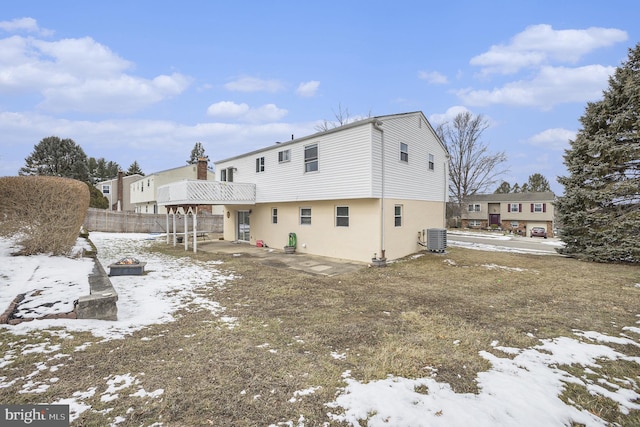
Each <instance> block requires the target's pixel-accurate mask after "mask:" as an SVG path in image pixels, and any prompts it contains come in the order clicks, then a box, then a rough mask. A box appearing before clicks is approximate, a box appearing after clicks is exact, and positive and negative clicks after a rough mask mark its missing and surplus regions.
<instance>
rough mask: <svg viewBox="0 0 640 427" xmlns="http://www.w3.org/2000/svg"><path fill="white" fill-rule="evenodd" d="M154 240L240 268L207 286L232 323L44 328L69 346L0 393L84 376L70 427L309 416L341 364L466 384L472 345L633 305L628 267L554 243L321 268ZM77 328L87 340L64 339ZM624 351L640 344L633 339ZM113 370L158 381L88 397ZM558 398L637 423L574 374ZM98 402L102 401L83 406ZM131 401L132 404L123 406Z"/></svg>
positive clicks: (629, 371) (321, 411) (355, 371)
mask: <svg viewBox="0 0 640 427" xmlns="http://www.w3.org/2000/svg"><path fill="white" fill-rule="evenodd" d="M156 250H161V251H163V252H166V253H169V254H175V255H177V256H185V255H186V256H194V257H197V258H201V259H207V258H215V259H222V260H224V262H225V263H224V264H223V267H224V268H225V269H228V270H232V271H234V272H235V273H236V274H238V275H241V276H242V277H241V278H238V279H236V280H234V281H233V282H231V283H230V285H229V286H228V287H226V289H224V290H219V289H216V288H215V287H212V288H211V290H210V292H209V297H210V298H211V299H213V300H216V301H219V302H220V303H221V304H222V305H223V306H225V307H226V308H227V310H226V313H225V314H226V315H229V316H234V317H236V318H237V319H238V321H237V326H236V327H235V328H233V329H230V328H228V327H227V326H226V325H225V324H224V323H222V322H220V321H219V319H218V318H216V317H215V316H213V315H212V314H211V313H209V312H208V311H200V312H195V313H194V312H187V311H183V312H181V313H180V315H179V317H178V320H177V321H176V322H174V323H170V324H164V325H157V326H154V327H150V328H147V329H145V330H143V331H139V332H137V333H135V334H134V335H133V336H132V337H130V338H127V339H125V340H121V341H110V342H104V343H99V342H98V341H99V340H97V339H93V338H90V337H88V336H86V335H85V336H81V335H78V334H76V335H75V337H74V338H73V339H68V340H60V339H58V338H55V337H53V338H51V340H52V342H57V341H61V342H63V343H64V345H65V350H64V351H65V352H66V353H68V354H70V355H71V356H72V357H71V358H70V360H68V361H67V360H65V361H64V363H65V365H64V366H63V367H61V368H60V370H59V371H58V372H56V376H57V377H59V378H61V380H60V381H58V382H57V383H55V384H53V385H52V386H51V388H50V389H49V390H48V391H47V392H46V393H43V394H40V395H33V394H20V395H19V394H16V391H17V390H19V388H20V387H21V385H22V384H21V383H20V382H19V383H17V384H15V385H14V386H11V387H7V388H4V389H0V401H1V402H3V403H27V402H42V401H53V400H55V399H56V398H61V397H69V396H71V395H72V393H73V392H75V391H79V390H87V389H88V388H90V387H95V386H97V387H98V388H99V389H98V394H97V396H96V397H95V398H94V399H93V400H89V401H88V402H89V403H91V404H92V405H93V409H94V411H87V412H85V413H84V414H83V415H82V417H81V418H80V419H79V420H78V422H77V425H87V426H89V425H91V426H94V425H95V426H102V425H106V424H108V422H110V421H111V422H112V421H113V417H114V416H115V415H122V416H125V417H126V418H127V422H126V423H125V424H122V425H149V424H151V423H153V422H156V421H162V422H163V423H164V425H167V426H196V425H215V426H256V425H265V426H266V425H270V424H277V423H279V422H285V421H294V423H295V422H297V420H298V419H299V417H300V415H301V414H302V415H304V418H305V425H308V426H316V425H322V423H324V422H327V421H328V418H327V415H326V414H327V412H329V408H327V407H326V406H325V404H326V403H327V402H331V401H333V400H334V399H335V394H336V391H337V390H338V388H339V387H342V386H344V383H343V380H342V377H341V375H342V373H343V372H345V371H347V370H351V375H352V377H354V378H355V379H358V380H360V381H370V380H374V379H382V378H386V377H387V375H389V374H392V375H401V376H405V377H425V376H429V375H432V373H433V372H434V371H433V369H436V370H437V376H436V379H438V380H439V381H442V382H447V383H449V384H451V386H452V387H453V388H454V390H456V391H457V392H474V391H477V386H476V382H475V379H476V376H477V373H478V372H480V371H484V370H486V369H488V368H489V365H488V362H487V361H486V360H485V359H483V358H482V357H480V356H479V354H478V352H479V351H481V350H485V351H493V350H492V346H491V343H492V342H493V341H498V342H499V343H500V345H502V346H510V347H517V348H526V347H529V346H532V345H535V344H537V343H538V342H539V339H543V338H553V337H557V336H574V335H573V331H574V330H575V329H577V330H593V331H598V332H601V333H605V334H610V335H613V336H617V335H619V334H620V333H621V328H622V327H624V326H632V325H634V324H635V322H637V317H636V316H637V315H638V307H640V290H639V289H638V288H637V287H635V286H634V284H635V283H638V282H639V281H640V269H639V268H638V267H637V266H636V267H634V266H622V265H605V264H591V263H585V262H580V261H576V260H573V259H567V258H561V257H552V256H533V255H531V256H529V255H518V254H505V253H492V252H480V251H473V250H466V249H459V248H450V249H449V251H448V253H447V254H445V255H435V254H429V255H425V256H423V257H421V258H418V259H411V260H405V261H402V262H397V263H394V264H392V265H390V266H388V267H387V268H383V269H376V268H363V269H362V270H360V271H358V272H356V273H353V274H345V275H341V276H337V277H325V276H315V275H310V274H306V273H302V272H297V271H293V270H289V269H283V268H278V267H273V266H269V265H267V264H265V263H264V262H263V261H262V260H260V259H257V258H251V257H249V256H247V255H245V256H240V257H235V256H230V255H224V254H206V253H199V254H197V255H193V254H186V253H185V252H184V251H183V250H182V249H181V248H176V249H174V248H172V247H166V246H164V245H161V246H158V247H157V249H156ZM272 264H273V263H272ZM519 269H524V271H520V270H519ZM143 337H151V339H150V340H141V338H143ZM12 339H13V340H14V341H15V337H13V338H12V336H10V335H8V334H7V333H6V332H2V333H1V335H0V341H2V345H1V346H0V348H4V349H5V350H6V349H7V348H8V346H9V344H8V343H9V342H10V340H12ZM28 339H30V340H31V339H33V340H42V338H37V337H29V338H28ZM85 341H92V342H94V344H93V345H91V346H90V347H88V348H87V349H86V350H85V351H80V352H78V351H74V350H73V346H74V345H79V344H81V343H82V342H85ZM14 347H15V345H14ZM623 350H624V352H625V354H627V355H629V356H636V357H638V356H640V349H639V348H638V347H631V346H628V347H625V348H624V349H623ZM332 352H333V353H334V354H344V359H339V358H335V357H334V356H332ZM500 356H501V357H505V356H506V355H505V354H502V353H500ZM43 358H44V359H46V356H43V355H34V356H29V357H27V358H24V359H23V358H20V359H19V360H17V361H15V362H14V363H12V364H11V365H10V366H9V367H8V368H7V369H6V371H7V374H8V375H9V376H16V377H17V376H21V375H27V374H28V373H29V372H31V371H33V370H34V368H33V366H34V363H36V362H37V361H38V359H43ZM567 369H577V371H576V373H577V372H578V371H579V368H578V367H572V368H567ZM637 372H638V365H637V364H634V363H630V362H607V363H604V364H603V365H602V373H603V374H605V375H607V376H610V377H615V378H636V379H637V375H638V374H637ZM123 373H133V374H137V373H144V375H138V378H139V379H140V380H141V382H142V385H143V386H144V388H145V390H147V391H152V390H155V389H158V388H164V389H165V393H164V395H163V397H162V399H147V403H145V404H142V403H141V402H140V400H139V399H137V400H136V398H133V397H129V396H127V394H126V393H123V394H122V395H121V397H120V398H119V399H118V400H116V401H113V402H108V403H104V402H100V400H99V393H100V392H101V391H102V390H103V389H104V387H105V380H104V379H105V378H106V377H108V376H110V375H114V374H123ZM7 374H3V375H7ZM620 385H621V386H623V387H630V386H629V385H628V384H627V385H624V384H620ZM318 386H319V387H321V388H319V389H318V390H317V391H316V392H315V393H314V394H311V395H308V396H304V397H298V398H296V401H291V399H292V398H294V392H295V391H297V390H303V389H307V388H309V387H318ZM635 387H636V392H638V391H639V390H638V388H637V387H638V386H637V384H636V386H635ZM565 398H566V399H572V400H573V401H575V402H579V404H581V405H583V406H584V407H586V408H587V409H588V410H591V411H593V412H594V413H597V414H598V415H599V416H602V417H603V418H604V419H606V420H608V421H610V422H613V423H619V424H620V425H638V424H640V415H639V414H638V411H635V412H632V413H631V414H629V415H623V414H621V413H620V412H619V410H618V409H617V406H616V405H614V404H613V403H612V402H611V401H609V400H607V399H601V398H600V399H597V398H594V397H593V396H591V395H589V393H587V392H586V389H585V388H584V387H579V386H576V385H571V386H569V387H567V392H566V393H565ZM105 408H114V409H113V411H111V412H110V413H109V414H101V413H97V412H96V411H99V410H101V409H105ZM128 408H133V410H132V412H130V413H129V414H127V410H128ZM332 425H334V424H332Z"/></svg>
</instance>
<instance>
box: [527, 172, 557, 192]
mask: <svg viewBox="0 0 640 427" xmlns="http://www.w3.org/2000/svg"><path fill="white" fill-rule="evenodd" d="M523 187H524V185H523ZM527 191H529V192H532V193H542V192H545V191H551V186H550V185H549V181H548V180H547V178H545V177H544V176H543V175H542V174H539V173H534V174H533V175H529V180H528V181H527ZM523 192H524V190H523Z"/></svg>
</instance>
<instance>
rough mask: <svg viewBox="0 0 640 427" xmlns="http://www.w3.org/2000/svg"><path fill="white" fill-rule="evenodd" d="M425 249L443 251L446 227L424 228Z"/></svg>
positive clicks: (445, 241) (445, 245) (445, 247)
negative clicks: (425, 237)
mask: <svg viewBox="0 0 640 427" xmlns="http://www.w3.org/2000/svg"><path fill="white" fill-rule="evenodd" d="M426 231H427V232H426V235H427V250H429V251H432V252H444V250H445V249H447V229H446V228H429V229H427V230H426Z"/></svg>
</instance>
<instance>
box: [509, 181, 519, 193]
mask: <svg viewBox="0 0 640 427" xmlns="http://www.w3.org/2000/svg"><path fill="white" fill-rule="evenodd" d="M511 192H512V193H521V191H520V184H518V183H517V182H516V183H515V184H514V185H513V188H512V189H511Z"/></svg>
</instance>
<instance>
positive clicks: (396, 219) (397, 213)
mask: <svg viewBox="0 0 640 427" xmlns="http://www.w3.org/2000/svg"><path fill="white" fill-rule="evenodd" d="M393 223H394V225H395V226H396V227H402V205H395V206H394V207H393Z"/></svg>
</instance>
